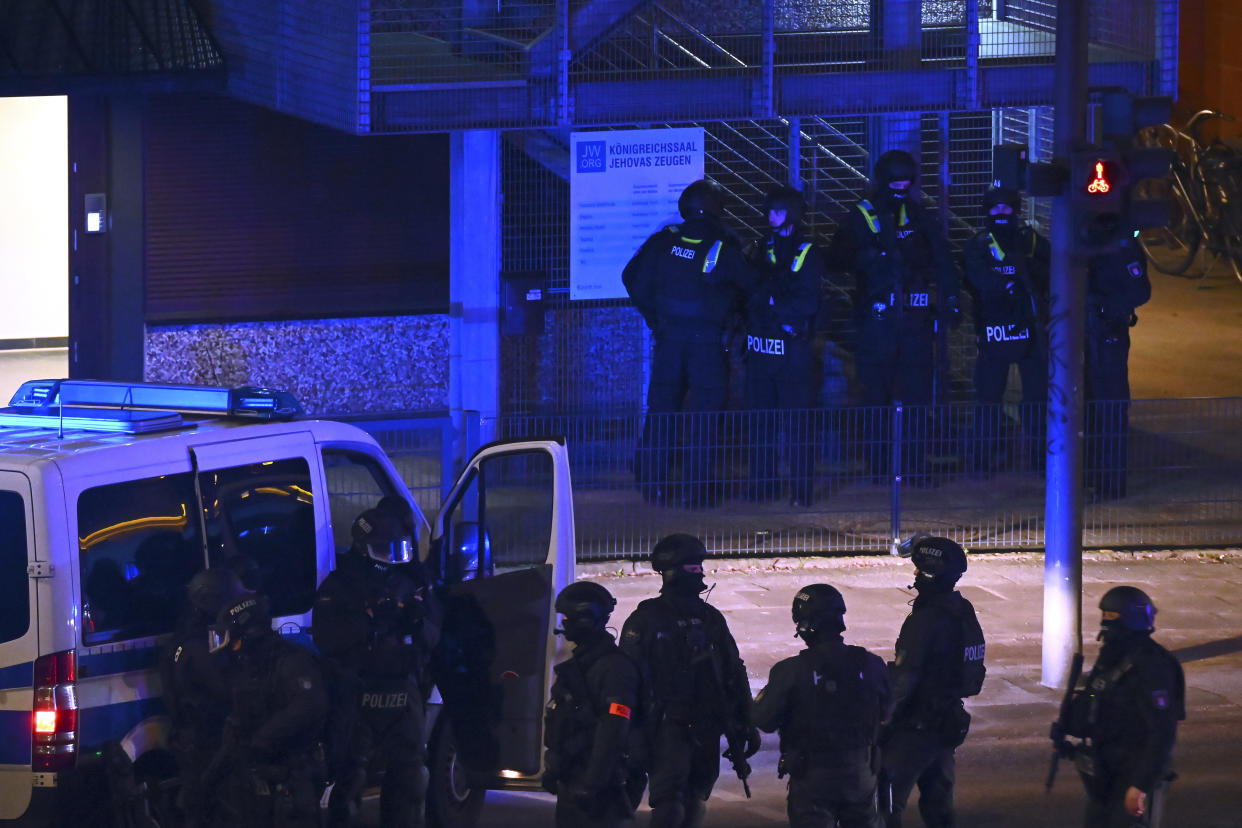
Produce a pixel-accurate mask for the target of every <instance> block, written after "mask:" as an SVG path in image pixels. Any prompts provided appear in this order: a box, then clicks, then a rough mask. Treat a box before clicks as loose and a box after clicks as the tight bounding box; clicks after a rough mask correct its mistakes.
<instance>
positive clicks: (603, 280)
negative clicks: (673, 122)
mask: <svg viewBox="0 0 1242 828" xmlns="http://www.w3.org/2000/svg"><path fill="white" fill-rule="evenodd" d="M569 149H570V153H571V157H572V159H573V166H572V167H571V168H570V173H569V205H570V206H569V298H570V299H617V298H624V297H625V296H626V292H625V286H624V285H622V284H621V270H622V269H623V268H624V267H625V264H626V262H628V261H629V260H630V257H632V256H633V255H634V253H635V252H636V251H637V250H638V248H639V246H640V245H642V243H643V242H644V241H646V240H647V237H648V236H650V235H651V234H652V233H654V232H655V231H657V230H659V229H660V228H661V227H663V226H664V225H666V224H671V223H675V222H677V221H680V218H681V217H680V216H679V215H678V213H677V197H678V196H680V195H681V191H682V190H684V189H685V188H686V185H688V184H689V183H690V182H692V181H695V180H697V179H700V178H702V177H703V129H702V128H701V127H688V128H676V129H627V130H617V131H601V132H575V133H573V134H572V135H571V136H570V139H569Z"/></svg>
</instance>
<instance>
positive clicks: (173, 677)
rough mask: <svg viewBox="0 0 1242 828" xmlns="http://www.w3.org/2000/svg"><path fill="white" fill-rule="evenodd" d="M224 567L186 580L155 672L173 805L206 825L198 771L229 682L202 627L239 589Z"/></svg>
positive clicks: (215, 741) (217, 730) (213, 740)
mask: <svg viewBox="0 0 1242 828" xmlns="http://www.w3.org/2000/svg"><path fill="white" fill-rule="evenodd" d="M244 591H245V589H244V588H243V587H242V583H241V581H239V580H238V578H237V576H236V575H235V574H234V573H233V571H232V570H230V569H226V568H215V569H204V570H202V571H200V572H199V573H198V574H196V575H195V576H194V577H193V578H191V579H190V583H189V584H187V585H186V606H185V610H184V611H183V613H182V616H181V620H180V622H179V623H178V625H177V629H176V631H175V632H174V633H173V636H172V638H171V640H169V642H168V644H167V645H166V646H165V647H164V649H163V650H162V651H161V653H160V677H161V679H162V682H163V686H164V704H165V706H166V707H167V708H168V715H169V719H170V720H171V728H170V730H169V734H168V742H169V747H170V748H171V749H172V753H173V756H174V757H175V758H176V760H177V770H178V772H179V775H180V780H181V790H180V791H179V793H178V795H177V806H178V811H179V812H180V816H181V820H182V822H181V824H183V825H186V826H193V828H198V826H205V825H209V824H210V820H209V817H208V809H209V805H210V804H211V803H210V800H209V798H208V797H207V796H206V795H205V791H204V790H203V786H202V774H203V771H204V770H206V768H207V765H208V764H209V763H210V762H211V759H212V758H213V757H214V756H215V754H216V751H217V750H219V748H220V734H221V732H222V731H223V729H224V720H225V718H226V717H227V716H228V712H229V702H230V699H229V685H228V681H227V679H226V678H225V675H224V672H223V671H222V669H221V666H222V665H221V663H220V662H221V660H222V659H221V658H216V657H213V656H212V654H211V653H209V652H208V651H207V631H208V628H210V627H211V626H212V625H213V624H215V621H216V617H217V616H218V615H219V614H220V610H222V609H224V607H225V606H226V605H228V604H230V603H232V602H233V600H234V599H235V598H236V597H237V596H238V595H240V594H241V593H242V592H244Z"/></svg>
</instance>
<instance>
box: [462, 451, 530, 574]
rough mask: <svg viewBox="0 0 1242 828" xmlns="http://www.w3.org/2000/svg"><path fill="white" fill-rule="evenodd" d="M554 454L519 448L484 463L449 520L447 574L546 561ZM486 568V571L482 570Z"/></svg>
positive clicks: (507, 567) (502, 568)
mask: <svg viewBox="0 0 1242 828" xmlns="http://www.w3.org/2000/svg"><path fill="white" fill-rule="evenodd" d="M552 474H553V467H552V457H551V455H548V454H545V453H543V452H538V453H533V454H532V453H529V452H517V453H514V454H500V455H496V456H494V457H489V458H487V459H485V460H484V461H483V462H482V463H480V464H479V469H478V472H477V474H475V475H474V477H473V478H472V479H471V480H470V482H469V483H468V485H467V486H466V488H465V489H464V490H463V491H462V492H461V493H460V495H459V497H458V500H457V502H456V503H454V504H453V507H452V510H451V511H450V513H449V516H448V520H447V522H446V524H447V525H446V534H447V537H446V541H447V544H448V547H447V549H446V550H445V551H446V554H447V560H446V561H445V569H446V572H445V578H446V580H448V581H449V582H450V583H453V582H456V581H458V580H470V579H471V578H475V577H479V575H480V574H482V575H488V574H491V572H490V571H489V565H490V568H491V569H493V570H502V571H503V570H506V569H512V568H515V567H526V566H534V565H537V564H542V563H543V562H544V561H545V560H546V559H547V557H548V545H549V543H550V542H551V537H552V503H553V487H552V486H551V484H550V483H549V479H550V477H551V475H552ZM480 570H482V572H480Z"/></svg>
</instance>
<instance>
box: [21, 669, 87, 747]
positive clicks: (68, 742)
mask: <svg viewBox="0 0 1242 828" xmlns="http://www.w3.org/2000/svg"><path fill="white" fill-rule="evenodd" d="M77 667H78V659H77V653H75V652H74V651H73V650H66V651H64V652H60V653H52V654H50V655H45V656H40V657H39V658H38V659H36V660H35V664H34V711H33V720H32V722H31V731H32V732H31V737H32V738H31V742H32V745H31V757H30V764H31V767H32V769H34V770H36V771H56V770H63V769H64V768H69V767H72V766H73V762H74V759H75V758H76V757H77V749H78V689H77V677H78V669H77Z"/></svg>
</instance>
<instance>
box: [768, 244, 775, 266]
mask: <svg viewBox="0 0 1242 828" xmlns="http://www.w3.org/2000/svg"><path fill="white" fill-rule="evenodd" d="M768 262H769V263H770V264H776V252H775V251H774V250H772V248H770V247H769V248H768Z"/></svg>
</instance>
